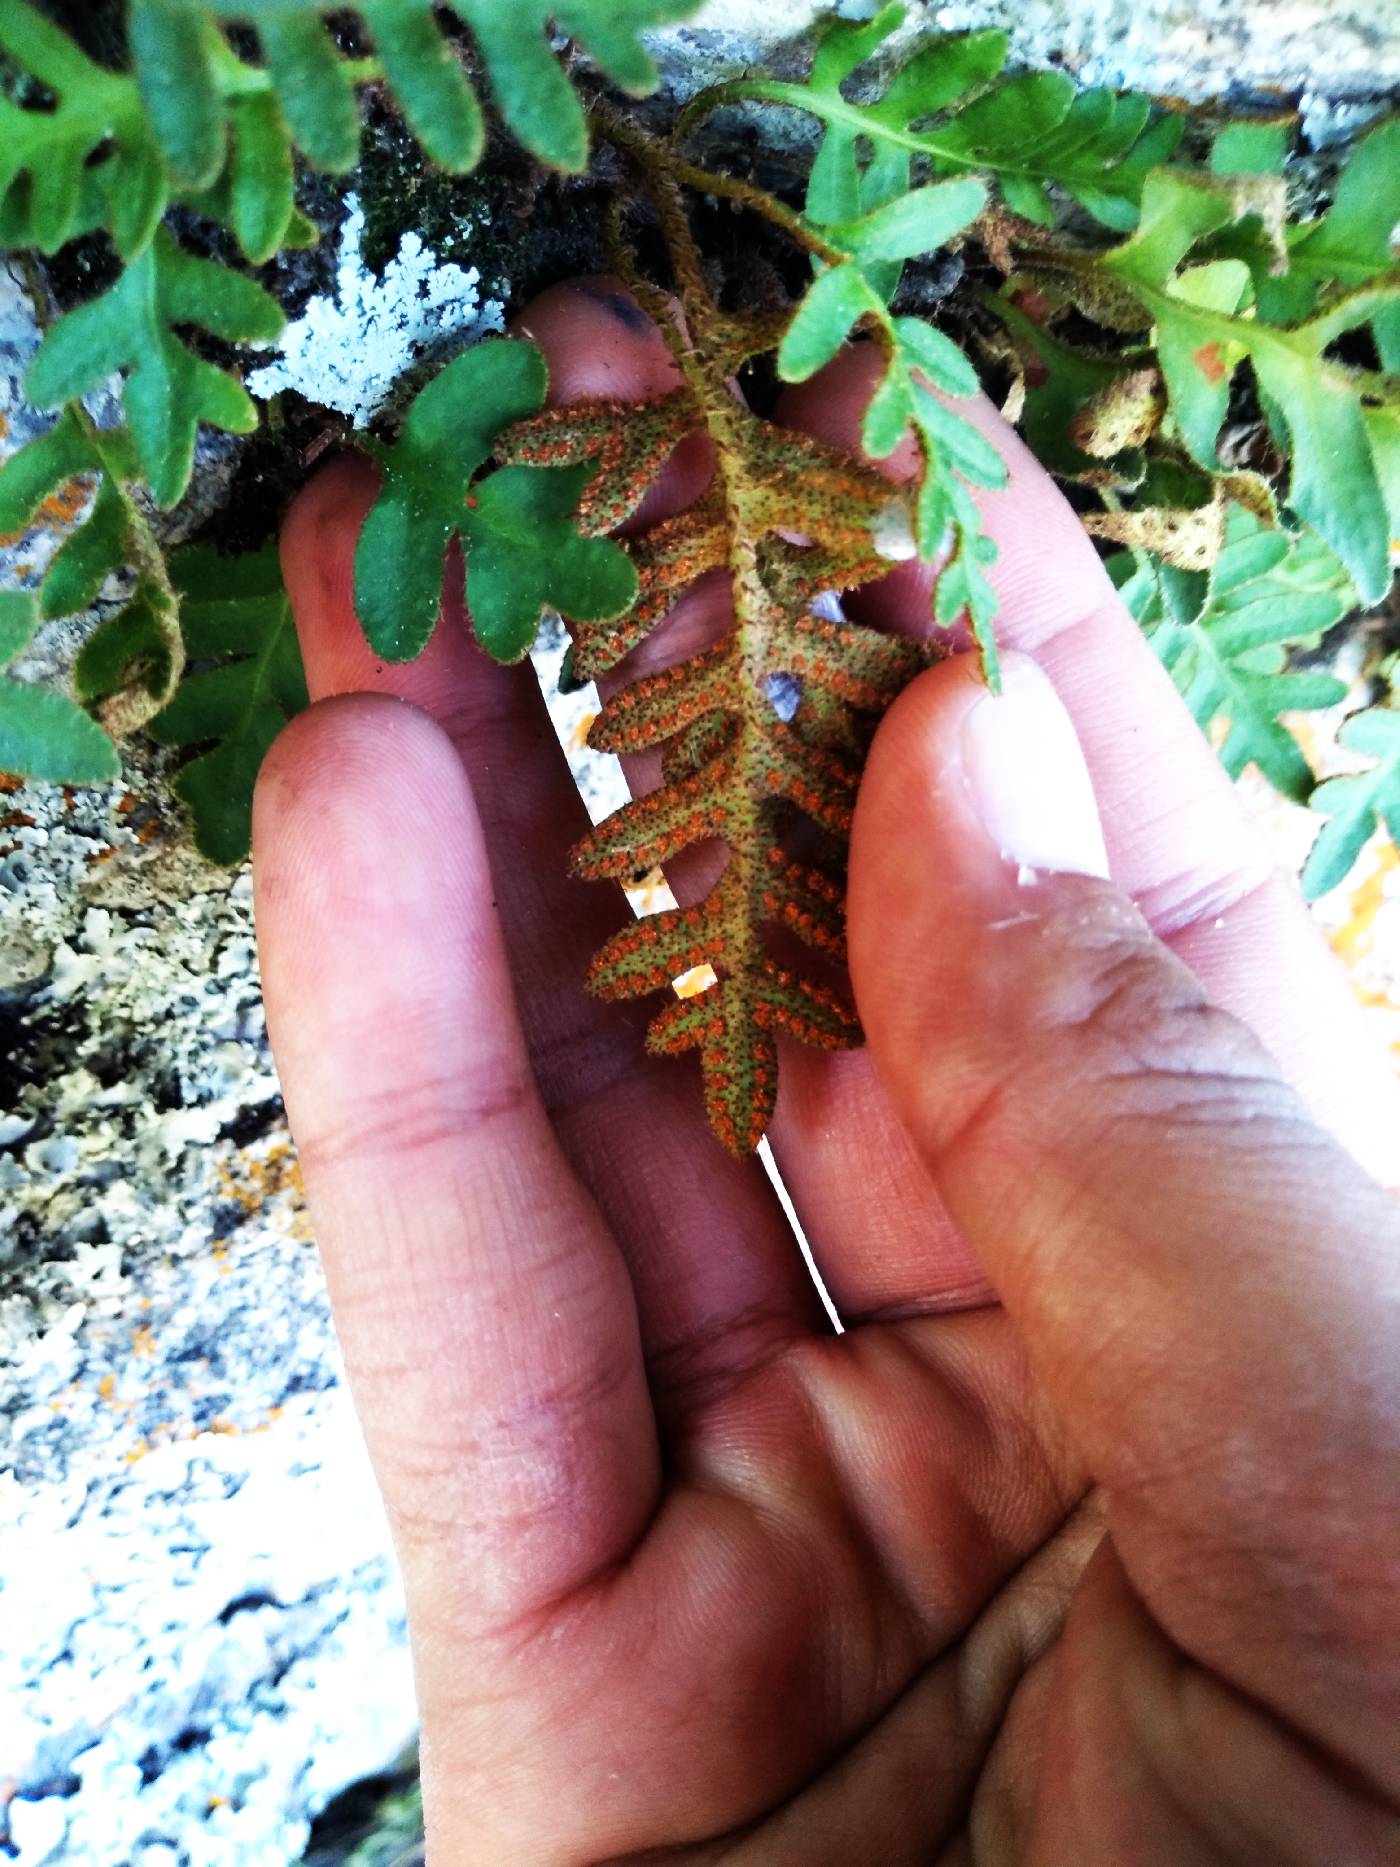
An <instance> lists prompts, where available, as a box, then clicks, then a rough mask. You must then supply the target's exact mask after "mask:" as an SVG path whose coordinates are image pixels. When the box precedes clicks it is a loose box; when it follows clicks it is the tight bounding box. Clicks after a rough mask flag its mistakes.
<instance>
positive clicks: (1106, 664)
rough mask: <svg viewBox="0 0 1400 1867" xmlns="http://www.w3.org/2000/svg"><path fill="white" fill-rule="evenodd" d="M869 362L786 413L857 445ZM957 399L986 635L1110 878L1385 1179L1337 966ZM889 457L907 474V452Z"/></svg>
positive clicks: (1354, 1016) (1071, 540)
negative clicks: (1053, 728)
mask: <svg viewBox="0 0 1400 1867" xmlns="http://www.w3.org/2000/svg"><path fill="white" fill-rule="evenodd" d="M879 368H880V359H879V356H878V353H877V352H875V350H874V349H873V347H872V346H860V345H857V346H853V347H851V348H850V349H848V350H846V351H845V352H843V353H842V355H841V356H840V357H838V358H837V359H836V361H835V362H834V363H832V364H831V365H830V366H829V367H828V368H827V369H826V370H824V371H822V372H821V373H820V374H819V375H818V376H815V377H813V378H812V379H811V381H810V382H807V383H804V384H802V385H801V386H800V387H798V388H796V389H793V390H790V391H789V392H788V393H787V395H786V396H785V397H784V400H783V403H782V409H781V412H782V418H783V419H784V420H785V421H789V422H792V423H793V424H794V425H801V426H802V427H804V428H806V429H807V430H808V431H809V432H810V433H813V434H816V435H817V436H819V437H820V438H821V439H823V440H829V441H832V442H833V443H835V444H837V445H841V446H847V447H850V446H855V445H858V436H859V432H860V420H861V415H862V413H863V411H864V408H865V405H866V403H867V402H868V400H869V397H870V393H871V390H872V388H873V385H874V381H875V378H876V376H877V374H878V372H879ZM957 408H958V412H959V414H962V415H964V416H965V417H966V418H967V419H968V420H969V421H971V422H972V423H973V425H974V426H975V427H977V428H979V429H980V430H981V431H982V433H983V434H985V435H986V436H987V437H988V438H989V439H990V440H991V441H992V443H993V445H994V446H995V447H996V448H997V449H998V451H999V452H1000V453H1001V455H1002V456H1003V458H1004V459H1005V461H1006V464H1007V468H1008V476H1009V477H1008V484H1007V486H1006V488H1005V490H1003V491H1001V492H992V493H984V492H980V491H979V493H978V503H979V505H980V507H981V511H982V518H983V525H984V528H985V530H986V532H987V535H988V536H989V537H990V538H992V539H993V540H994V542H995V543H996V545H997V547H998V555H997V559H996V561H995V563H993V564H992V565H991V566H990V568H989V571H988V575H989V577H990V579H991V582H992V584H993V586H994V588H995V589H996V592H997V595H998V597H999V599H1000V611H999V614H998V616H997V621H996V628H997V635H998V639H999V640H1000V641H1001V642H1003V643H1004V644H1005V645H1006V646H1008V647H1011V648H1018V649H1020V650H1022V651H1023V652H1025V653H1027V654H1030V655H1032V656H1034V658H1035V660H1036V661H1037V662H1038V663H1039V664H1040V666H1041V667H1042V668H1043V669H1044V670H1045V672H1046V673H1047V674H1048V675H1049V676H1050V678H1051V680H1052V681H1053V683H1054V685H1055V688H1056V690H1057V692H1058V693H1059V696H1060V698H1061V700H1062V701H1063V702H1064V704H1065V706H1066V707H1067V709H1068V710H1069V713H1070V715H1071V717H1072V718H1073V721H1074V725H1075V730H1076V731H1077V733H1078V735H1079V739H1080V743H1081V745H1082V746H1083V749H1084V755H1085V758H1086V760H1087V762H1088V765H1089V770H1090V772H1091V774H1092V776H1093V780H1094V788H1095V792H1096V795H1097V798H1098V803H1099V810H1100V813H1101V816H1102V818H1103V823H1104V833H1105V837H1106V840H1107V843H1108V850H1109V857H1110V861H1111V863H1112V868H1113V875H1114V879H1115V880H1116V881H1117V882H1118V883H1119V884H1120V885H1121V886H1122V887H1123V888H1124V889H1126V890H1127V891H1128V892H1129V893H1130V894H1131V895H1132V896H1133V898H1134V899H1135V900H1136V901H1137V903H1138V905H1139V906H1140V907H1141V908H1142V910H1143V912H1144V914H1145V915H1146V917H1147V919H1148V921H1149V922H1150V923H1151V925H1152V927H1153V929H1154V931H1155V932H1156V933H1157V934H1158V935H1159V936H1160V937H1161V938H1162V939H1164V940H1165V941H1166V942H1167V943H1168V945H1170V946H1171V947H1172V948H1173V949H1174V951H1175V952H1176V953H1177V954H1178V955H1179V956H1180V957H1181V958H1182V959H1184V960H1185V961H1186V963H1187V964H1188V965H1189V966H1190V967H1191V968H1192V970H1193V971H1194V972H1195V973H1196V975H1197V976H1198V977H1199V978H1200V979H1201V980H1202V982H1203V983H1204V984H1205V985H1206V987H1207V988H1208V990H1209V992H1210V994H1211V996H1212V997H1213V999H1214V1000H1215V1002H1216V1003H1217V1004H1219V1005H1221V1006H1223V1007H1224V1008H1226V1009H1227V1010H1230V1011H1232V1012H1234V1013H1235V1015H1236V1016H1238V1017H1240V1018H1242V1019H1243V1020H1244V1021H1245V1022H1246V1023H1247V1024H1249V1025H1250V1026H1251V1027H1252V1028H1253V1029H1254V1031H1255V1032H1256V1034H1257V1035H1258V1036H1259V1037H1260V1038H1261V1039H1262V1040H1263V1042H1264V1043H1265V1044H1266V1046H1267V1047H1268V1048H1269V1050H1270V1051H1271V1052H1272V1053H1273V1056H1274V1057H1275V1059H1276V1061H1277V1062H1278V1064H1279V1065H1280V1067H1281V1068H1282V1070H1283V1071H1284V1073H1285V1075H1287V1076H1288V1078H1289V1080H1290V1081H1291V1082H1292V1083H1293V1084H1294V1086H1295V1087H1296V1088H1297V1089H1298V1090H1299V1091H1300V1093H1301V1094H1302V1095H1303V1097H1304V1098H1305V1100H1306V1101H1307V1102H1308V1104H1309V1106H1310V1108H1311V1109H1312V1111H1313V1113H1314V1115H1315V1116H1316V1117H1317V1119H1318V1120H1319V1121H1321V1122H1323V1123H1324V1124H1325V1125H1326V1126H1327V1127H1329V1128H1330V1129H1332V1131H1333V1132H1334V1133H1335V1134H1337V1135H1338V1137H1339V1138H1340V1139H1341V1140H1342V1141H1344V1142H1345V1144H1346V1145H1347V1146H1348V1147H1349V1148H1350V1149H1351V1151H1352V1152H1353V1153H1354V1154H1355V1155H1356V1157H1357V1158H1358V1159H1359V1160H1360V1161H1361V1163H1362V1165H1363V1166H1365V1167H1366V1168H1368V1169H1369V1171H1370V1172H1371V1173H1373V1174H1375V1175H1376V1177H1377V1178H1379V1179H1381V1180H1382V1181H1383V1183H1385V1184H1387V1185H1393V1184H1395V1183H1396V1182H1397V1181H1400V1085H1397V1083H1396V1080H1395V1078H1394V1076H1393V1074H1392V1073H1391V1071H1390V1069H1389V1068H1388V1066H1387V1064H1386V1061H1385V1058H1384V1056H1383V1054H1382V1053H1381V1051H1380V1049H1379V1047H1378V1046H1377V1045H1375V1044H1374V1043H1373V1041H1372V1040H1371V1037H1370V1033H1369V1032H1368V1031H1367V1030H1366V1029H1365V1025H1364V1021H1363V1019H1362V1017H1361V1013H1360V1008H1359V1007H1358V1005H1357V1003H1356V1000H1355V998H1354V996H1353V994H1352V992H1351V990H1350V987H1349V985H1348V982H1347V979H1346V976H1345V974H1344V973H1343V971H1342V969H1341V967H1340V965H1339V964H1338V962H1337V961H1336V959H1335V958H1334V957H1333V955H1332V954H1331V953H1330V952H1329V951H1328V949H1327V947H1326V944H1325V942H1324V941H1323V940H1322V937H1321V935H1320V933H1319V932H1318V930H1317V929H1316V927H1315V926H1314V924H1313V923H1312V921H1311V919H1310V917H1309V916H1308V913H1307V911H1306V909H1305V908H1304V906H1303V904H1302V901H1301V898H1300V897H1299V895H1298V892H1297V889H1296V888H1295V887H1294V885H1293V883H1292V882H1291V880H1290V879H1289V878H1287V877H1285V876H1284V875H1282V874H1281V873H1280V872H1279V871H1278V869H1277V868H1276V866H1275V864H1274V861H1273V859H1272V857H1271V855H1270V852H1269V848H1268V845H1267V844H1266V842H1265V840H1264V837H1263V835H1262V833H1261V831H1260V830H1259V828H1258V826H1257V825H1256V824H1255V823H1254V822H1253V821H1252V819H1251V818H1250V816H1249V814H1248V812H1247V810H1246V809H1245V806H1244V804H1243V802H1242V800H1241V799H1240V797H1239V796H1238V794H1237V793H1236V791H1235V788H1234V786H1233V784H1232V783H1231V782H1230V780H1229V778H1228V777H1227V776H1226V774H1225V772H1224V770H1223V769H1222V768H1221V766H1220V763H1219V761H1218V760H1217V759H1216V757H1215V755H1214V753H1213V752H1212V751H1211V748H1210V746H1209V745H1208V744H1207V742H1206V740H1205V738H1204V736H1203V735H1202V734H1201V732H1200V729H1199V728H1198V727H1197V725H1196V723H1195V721H1194V720H1193V719H1192V718H1191V716H1190V714H1189V713H1188V712H1187V710H1186V707H1185V705H1184V704H1183V702H1182V700H1181V698H1180V696H1179V695H1178V693H1177V691H1176V689H1175V687H1174V686H1173V685H1172V682H1171V679H1170V677H1169V676H1168V674H1167V673H1166V671H1165V669H1164V668H1163V667H1162V666H1161V664H1160V662H1159V661H1158V660H1157V657H1156V655H1155V654H1154V653H1153V652H1152V649H1151V647H1150V645H1149V644H1148V642H1147V641H1146V640H1145V638H1144V637H1143V635H1142V632H1141V630H1140V629H1139V628H1138V626H1137V624H1136V623H1135V622H1134V621H1133V619H1132V617H1131V616H1130V615H1129V614H1128V613H1127V611H1126V609H1125V608H1124V606H1123V604H1122V603H1121V601H1120V600H1119V598H1118V595H1117V592H1116V591H1115V590H1114V588H1113V585H1112V583H1111V582H1110V580H1109V578H1108V575H1107V573H1106V572H1105V571H1104V568H1103V565H1102V563H1101V562H1100V560H1099V557H1098V553H1097V552H1096V551H1095V549H1094V547H1093V544H1092V543H1091V541H1090V539H1089V537H1088V534H1087V533H1086V532H1085V531H1084V529H1083V527H1082V526H1081V525H1080V523H1079V521H1078V519H1077V518H1076V517H1075V514H1074V512H1073V510H1072V508H1071V507H1070V505H1069V503H1068V501H1067V500H1066V499H1065V498H1064V495H1063V494H1062V493H1061V492H1060V491H1059V489H1058V488H1057V487H1056V485H1055V483H1054V482H1053V480H1051V478H1050V476H1049V474H1047V473H1046V471H1045V469H1044V468H1043V467H1042V466H1041V465H1040V464H1039V462H1038V461H1037V460H1036V459H1035V458H1034V456H1033V455H1032V454H1031V452H1030V450H1029V449H1028V448H1027V447H1026V445H1025V443H1024V442H1023V441H1022V440H1021V439H1020V437H1019V436H1018V435H1017V434H1016V433H1015V432H1014V430H1013V429H1011V428H1010V427H1009V426H1008V425H1007V424H1006V422H1004V421H1003V420H1002V419H1001V416H1000V415H999V414H998V413H997V411H996V409H995V408H994V407H993V406H992V404H991V403H990V402H989V401H987V400H986V399H985V398H984V397H977V398H974V399H970V400H969V401H966V402H962V401H960V402H959V403H958V404H957ZM888 464H889V467H890V470H891V471H892V472H893V473H895V474H896V475H907V474H908V473H910V472H912V470H913V467H914V459H913V455H912V450H908V451H903V452H902V453H900V454H897V455H895V456H892V457H891V461H890V462H889V463H888ZM931 580H932V572H931V571H929V570H928V569H927V568H926V567H923V566H919V565H907V566H901V567H899V568H898V569H897V570H895V571H894V572H892V573H891V575H890V576H889V577H888V578H886V579H885V580H884V581H883V582H882V583H881V584H879V585H877V586H875V589H874V590H873V591H872V593H871V596H870V599H869V602H870V614H871V619H872V620H878V621H879V622H881V623H882V625H883V626H886V627H891V628H896V629H900V630H902V631H905V632H909V633H915V632H919V631H926V630H927V629H928V627H929V620H928V619H929V614H930V603H929V591H930V583H931Z"/></svg>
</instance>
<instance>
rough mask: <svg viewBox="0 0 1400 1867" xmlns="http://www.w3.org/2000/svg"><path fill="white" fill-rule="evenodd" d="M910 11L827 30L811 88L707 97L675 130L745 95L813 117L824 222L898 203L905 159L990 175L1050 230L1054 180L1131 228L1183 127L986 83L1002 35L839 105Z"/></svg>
mask: <svg viewBox="0 0 1400 1867" xmlns="http://www.w3.org/2000/svg"><path fill="white" fill-rule="evenodd" d="M906 10H907V9H906V8H905V7H904V6H902V5H893V6H886V7H882V8H881V10H880V12H879V13H878V14H877V15H876V16H875V18H874V19H872V20H869V21H867V22H865V23H863V24H854V23H851V22H847V21H843V20H833V21H831V22H830V23H829V24H828V25H827V27H826V29H825V31H824V33H823V36H822V38H821V41H820V43H819V45H818V48H817V52H816V56H815V58H814V60H813V64H812V70H811V72H810V74H809V76H808V79H807V81H806V83H804V84H794V83H787V82H778V81H776V80H772V79H767V78H762V77H754V78H739V79H736V80H735V81H734V82H733V83H730V84H725V85H720V86H717V87H716V88H715V89H714V90H713V91H710V92H707V93H706V94H705V95H704V97H703V98H702V99H700V100H698V101H697V104H696V105H695V106H693V107H692V110H691V111H690V112H689V113H688V114H687V117H686V118H685V119H683V121H684V122H693V121H695V120H696V118H697V117H698V116H699V115H700V114H701V112H703V111H708V110H711V109H713V108H715V106H716V105H718V104H721V103H728V102H733V101H737V100H740V99H744V98H753V99H756V100H760V101H763V102H768V103H780V104H789V105H792V106H794V107H795V108H797V109H799V110H803V111H806V112H808V113H809V114H810V115H812V116H815V117H818V118H820V120H821V121H822V122H823V123H824V124H825V125H826V135H825V139H824V141H823V144H822V148H821V150H820V152H819V154H818V157H817V164H816V167H815V169H814V172H813V184H814V187H815V189H816V199H815V202H813V201H811V200H809V212H810V213H812V214H814V215H816V216H817V217H819V218H823V219H831V220H833V221H835V220H843V219H847V218H850V217H851V216H852V215H854V214H855V213H858V212H868V211H869V210H870V209H871V208H872V207H875V206H877V205H879V204H881V203H883V202H885V201H889V200H891V199H895V198H897V197H898V196H899V195H901V194H903V193H904V192H905V191H907V189H908V187H909V183H910V164H911V160H913V159H914V158H922V159H923V160H924V161H926V162H927V164H928V165H929V166H930V167H931V168H932V169H933V170H934V172H935V173H937V174H942V175H958V174H967V173H970V172H972V171H977V172H978V173H981V174H988V175H991V176H992V177H994V178H995V180H996V183H997V186H998V187H999V189H1000V191H1001V194H1002V198H1003V199H1004V200H1005V202H1006V204H1007V206H1008V207H1009V208H1011V209H1012V210H1013V211H1014V212H1015V213H1017V214H1021V215H1024V216H1025V217H1026V218H1027V219H1028V220H1031V221H1035V222H1037V223H1039V224H1040V225H1042V226H1047V227H1048V226H1051V225H1052V224H1053V222H1054V204H1053V201H1052V198H1051V195H1050V192H1049V185H1050V184H1052V183H1054V184H1057V185H1058V186H1059V187H1061V188H1063V189H1064V190H1065V191H1066V192H1067V193H1068V194H1070V195H1072V196H1073V197H1074V198H1075V200H1076V201H1078V202H1079V204H1080V206H1081V207H1084V208H1087V209H1088V211H1089V212H1090V213H1091V214H1093V215H1094V216H1095V217H1096V218H1097V219H1098V220H1101V221H1102V222H1103V223H1104V224H1105V225H1106V226H1108V227H1112V228H1115V229H1118V230H1124V229H1126V228H1129V227H1131V226H1132V225H1133V224H1134V222H1135V221H1136V219H1137V209H1138V201H1139V198H1140V196H1141V193H1142V187H1143V183H1144V180H1145V178H1146V176H1147V174H1148V172H1149V170H1150V169H1152V168H1153V167H1154V166H1155V165H1156V164H1157V163H1161V162H1165V161H1167V160H1168V159H1169V158H1170V156H1171V155H1172V153H1173V151H1174V150H1175V148H1176V145H1177V143H1178V141H1179V140H1180V137H1181V128H1182V125H1181V119H1180V118H1178V117H1173V116H1160V115H1159V116H1156V117H1155V118H1154V116H1153V114H1152V110H1151V106H1150V105H1149V103H1148V101H1147V99H1146V98H1142V97H1133V96H1130V95H1119V94H1118V93H1116V92H1113V91H1106V90H1084V91H1077V90H1076V88H1075V85H1074V81H1073V79H1071V78H1069V77H1068V76H1066V74H1065V73H1064V72H1030V73H1023V74H1021V75H1018V76H1015V77H1012V78H1008V79H1006V80H1005V81H1003V82H1002V83H1000V84H996V85H993V80H995V79H996V78H997V76H998V74H999V73H1000V71H1001V68H1002V66H1003V64H1004V63H1005V60H1006V48H1007V39H1006V34H1005V33H1003V32H996V31H992V32H977V33H969V34H968V35H966V36H965V37H962V38H945V39H938V40H935V41H934V42H933V43H932V44H929V45H926V46H925V47H924V48H923V49H922V50H921V51H919V52H916V53H915V54H914V56H913V57H912V58H911V59H910V60H909V61H908V62H907V63H906V64H905V65H904V66H903V67H902V68H901V69H900V71H899V72H898V73H897V74H896V75H895V76H894V77H893V78H892V79H891V80H890V81H889V82H888V83H887V84H886V85H885V87H884V90H883V93H882V95H881V96H880V97H879V98H878V99H877V100H876V101H874V102H853V101H852V100H850V99H848V98H847V96H846V94H845V90H844V88H843V87H844V86H845V84H846V83H847V81H848V80H849V79H851V78H852V77H857V78H858V77H859V74H860V72H861V68H862V67H863V66H865V65H867V64H868V63H869V61H870V60H871V59H872V58H873V57H874V56H875V55H876V54H877V53H878V52H879V51H880V49H881V47H882V46H883V45H884V44H885V42H886V41H887V40H888V39H889V38H890V37H891V36H892V35H893V34H894V33H895V32H896V31H897V30H898V28H899V27H900V26H901V25H902V24H903V22H904V18H905V13H906ZM931 119H938V120H937V121H936V122H931V121H930V120H931ZM865 151H868V152H869V153H868V155H866V154H865V153H864V152H865Z"/></svg>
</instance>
